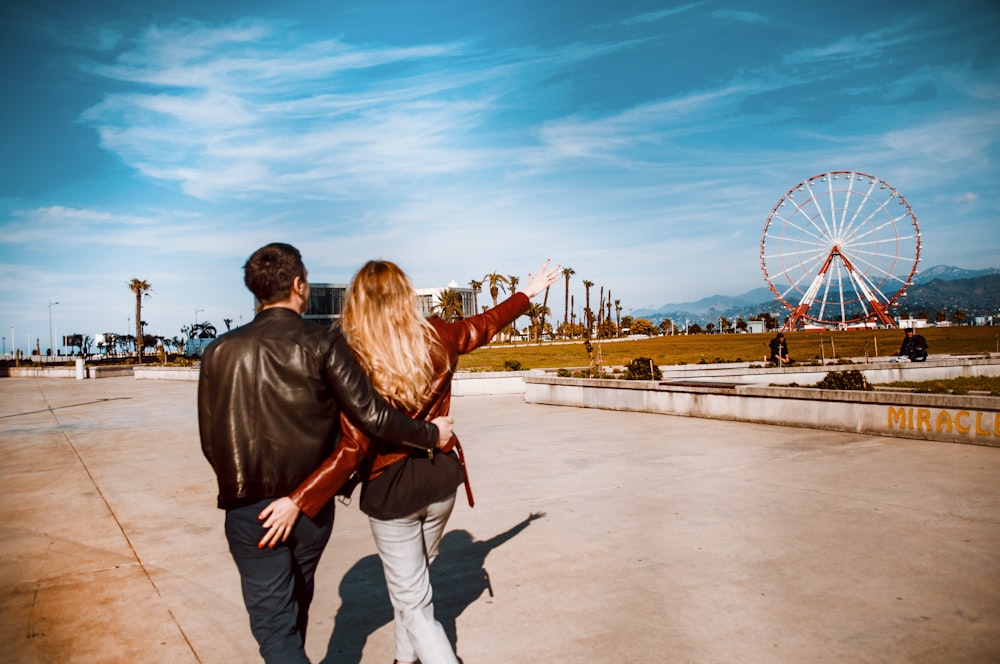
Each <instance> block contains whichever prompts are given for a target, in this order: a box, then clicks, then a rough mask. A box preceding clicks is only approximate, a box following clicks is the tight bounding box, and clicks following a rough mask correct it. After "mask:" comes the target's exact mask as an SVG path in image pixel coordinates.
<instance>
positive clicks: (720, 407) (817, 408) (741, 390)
mask: <svg viewBox="0 0 1000 664" xmlns="http://www.w3.org/2000/svg"><path fill="white" fill-rule="evenodd" d="M524 382H525V401H527V402H528V403H537V404H547V405H554V406H572V407H577V408H603V409H607V410H626V411H638V412H646V413H660V414H663V415H685V416H690V417H704V418H710V419H721V420H733V421H738V422H755V423H761V424H778V425H784V426H795V427H806V428H810V429H827V430H831V431H847V432H851V433H863V434H871V435H878V436H893V437H897V438H916V439H920V440H931V441H939V442H949V443H966V444H972V445H986V446H990V447H1000V398H997V397H982V396H945V395H930V394H913V393H885V392H861V391H853V390H817V389H809V388H790V387H763V386H747V385H736V384H730V385H710V384H705V385H703V386H692V385H683V386H681V385H669V384H661V383H660V382H658V381H625V380H592V379H583V378H553V377H548V376H545V377H542V376H526V377H525V378H524Z"/></svg>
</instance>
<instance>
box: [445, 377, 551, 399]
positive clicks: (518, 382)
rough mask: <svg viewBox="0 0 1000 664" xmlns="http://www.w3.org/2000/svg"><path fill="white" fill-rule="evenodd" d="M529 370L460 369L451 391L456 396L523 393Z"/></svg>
mask: <svg viewBox="0 0 1000 664" xmlns="http://www.w3.org/2000/svg"><path fill="white" fill-rule="evenodd" d="M529 373H531V372H528V371H481V372H471V371H459V372H456V373H455V376H454V377H453V378H452V381H451V393H452V395H454V396H456V397H467V396H482V395H487V394H522V393H523V392H524V376H527V375H529Z"/></svg>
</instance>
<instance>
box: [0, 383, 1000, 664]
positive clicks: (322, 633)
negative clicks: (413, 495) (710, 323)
mask: <svg viewBox="0 0 1000 664" xmlns="http://www.w3.org/2000/svg"><path fill="white" fill-rule="evenodd" d="M196 389H197V386H196V384H195V383H194V382H189V381H177V382H174V381H137V380H134V379H132V378H106V379H102V380H95V381H75V380H67V379H51V378H21V379H0V497H2V501H0V518H2V520H3V523H4V524H5V525H6V528H5V533H4V536H3V537H2V538H0V589H2V600H0V652H3V653H4V655H3V659H4V661H9V662H204V663H215V662H220V663H228V662H254V661H259V660H258V658H257V654H256V644H255V643H254V641H253V638H252V637H251V635H250V631H249V628H248V626H247V618H246V614H245V611H244V609H243V606H242V601H241V598H240V590H239V581H238V575H237V573H236V570H235V567H234V565H233V563H232V560H231V558H230V557H229V553H228V551H227V549H226V543H225V538H224V536H223V533H222V513H221V512H220V511H218V510H217V509H215V507H214V504H215V486H214V476H213V474H212V472H211V469H210V468H209V467H208V464H207V463H206V462H205V460H204V459H203V458H202V456H201V452H200V448H199V444H198V436H197V427H196V416H195V391H196ZM454 415H455V418H456V421H457V424H456V427H457V430H459V431H460V432H461V434H462V437H463V441H465V446H466V452H467V456H468V462H469V466H470V471H471V474H472V485H473V489H474V490H475V494H476V499H477V505H476V508H475V509H472V510H470V509H469V508H468V507H467V506H466V505H464V502H463V503H462V504H461V505H460V506H459V507H458V508H457V509H456V512H455V514H454V516H453V517H452V520H451V523H450V527H449V532H448V534H447V535H446V537H445V540H444V544H443V546H442V552H441V556H440V558H439V561H438V563H437V565H436V567H437V569H436V570H435V579H434V581H435V599H436V602H435V603H436V606H437V612H438V616H439V619H441V621H442V622H443V623H444V624H445V626H446V629H447V630H448V631H449V633H450V634H451V635H452V637H453V638H454V639H457V646H458V653H459V655H460V656H461V657H462V658H463V660H464V662H465V664H479V663H485V664H489V663H493V662H497V663H499V662H504V663H508V662H510V663H515V664H517V663H524V664H529V663H530V664H537V663H538V662H573V661H581V660H582V661H589V662H602V663H604V662H608V663H622V662H635V663H641V662H659V661H669V662H692V663H695V662H697V663H703V662H708V663H712V662H812V661H823V662H958V661H961V662H996V661H1000V486H998V485H1000V483H998V482H997V479H998V478H1000V449H994V448H987V447H978V446H970V445H955V444H942V443H932V442H926V441H916V440H905V439H898V438H882V437H877V436H866V435H858V434H850V433H841V432H831V431H814V430H809V429H799V428H790V427H778V426H769V425H758V424H744V423H738V422H727V421H718V420H705V419H696V418H688V417H678V416H667V415H656V414H648V413H625V412H614V411H605V410H592V409H577V408H565V407H557V406H541V405H526V404H525V403H524V402H523V400H522V398H521V397H520V396H517V395H501V396H468V397H461V398H456V399H455V402H454ZM460 497H461V492H460ZM460 500H461V498H460ZM390 620H391V613H390V610H389V606H388V600H387V597H386V595H385V586H384V582H383V581H382V578H381V567H380V564H379V562H378V558H377V556H376V555H375V551H374V546H373V544H372V541H371V534H370V532H369V531H368V526H367V521H366V520H365V518H364V516H363V515H362V514H360V512H359V511H358V510H357V507H356V506H351V507H342V506H338V510H337V520H336V525H335V528H334V535H333V539H332V541H331V545H330V547H329V548H328V549H327V552H326V554H325V556H324V559H323V561H322V563H321V564H320V569H319V576H318V587H317V596H316V599H315V602H314V604H313V609H312V614H311V624H310V634H309V643H308V651H309V654H310V656H311V657H312V659H313V661H316V662H319V661H328V662H352V663H356V662H363V663H367V662H375V663H379V664H385V662H388V661H391V658H392V652H393V650H392V628H391V625H390Z"/></svg>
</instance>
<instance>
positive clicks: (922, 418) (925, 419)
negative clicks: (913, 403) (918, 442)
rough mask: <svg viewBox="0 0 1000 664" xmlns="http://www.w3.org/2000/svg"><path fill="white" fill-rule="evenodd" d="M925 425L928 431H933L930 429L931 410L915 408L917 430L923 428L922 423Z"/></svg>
mask: <svg viewBox="0 0 1000 664" xmlns="http://www.w3.org/2000/svg"><path fill="white" fill-rule="evenodd" d="M925 424H926V425H927V430H928V431H933V429H931V411H929V410H927V409H926V408H918V409H917V431H920V430H921V429H923V425H925Z"/></svg>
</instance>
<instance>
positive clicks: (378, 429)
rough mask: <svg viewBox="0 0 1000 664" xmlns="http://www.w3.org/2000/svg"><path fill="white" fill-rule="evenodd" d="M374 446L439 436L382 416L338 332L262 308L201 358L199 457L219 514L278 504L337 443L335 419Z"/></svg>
mask: <svg viewBox="0 0 1000 664" xmlns="http://www.w3.org/2000/svg"><path fill="white" fill-rule="evenodd" d="M341 408H343V410H344V412H345V413H346V414H347V416H348V417H350V418H351V420H352V421H353V422H354V423H355V424H356V425H357V426H358V427H359V428H360V429H361V430H363V431H364V432H365V433H367V434H368V435H369V436H371V437H373V438H378V439H382V440H386V439H388V440H394V441H397V442H399V443H403V444H406V445H412V446H415V447H421V448H425V449H427V448H434V447H435V446H436V445H437V441H438V429H437V427H436V426H434V425H433V424H431V423H430V422H424V421H420V420H412V419H410V418H408V417H406V416H405V415H402V414H400V413H398V412H396V411H395V410H393V409H392V408H390V407H389V406H388V405H387V404H386V402H385V401H384V400H383V399H382V397H381V396H379V394H378V393H377V392H376V391H375V389H374V388H373V387H372V385H371V382H370V381H369V380H368V377H367V375H366V374H365V372H364V370H363V369H362V368H361V365H359V364H358V362H357V360H356V359H355V358H354V354H353V353H352V352H351V349H350V347H349V346H348V345H347V342H346V340H345V339H344V337H343V335H342V333H341V331H340V328H339V327H336V326H334V327H324V326H321V325H317V324H316V323H312V322H309V321H306V320H304V319H303V318H302V317H301V316H299V315H298V314H296V313H295V312H294V311H292V310H290V309H285V308H282V307H274V308H270V309H265V310H264V311H262V312H261V313H260V314H258V315H257V317H256V318H254V320H253V322H251V323H250V324H248V325H245V326H243V327H240V328H237V329H235V330H233V331H232V332H229V333H227V334H225V335H223V336H221V337H219V338H218V339H216V340H215V341H214V342H212V343H211V344H210V345H209V346H208V348H206V349H205V354H204V357H203V358H202V362H201V372H200V375H199V381H198V426H199V430H200V433H201V448H202V451H203V452H204V454H205V458H207V459H208V462H209V463H210V464H211V465H212V468H213V469H214V470H215V474H216V476H217V478H218V481H219V499H218V504H219V507H220V508H223V509H228V508H231V507H237V506H239V505H243V504H248V503H251V502H255V501H257V500H262V499H265V498H275V497H279V496H284V495H287V494H289V493H291V492H292V490H294V489H295V488H296V487H297V486H298V485H299V483H301V482H302V481H303V480H304V479H306V478H307V477H308V476H309V474H310V473H311V472H312V471H313V470H314V469H315V468H316V467H317V466H319V465H320V464H321V463H322V462H323V460H324V459H326V457H327V456H328V455H329V454H330V453H331V452H332V451H333V450H334V448H335V447H336V445H337V443H338V442H339V441H340V431H341V429H340V410H341Z"/></svg>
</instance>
